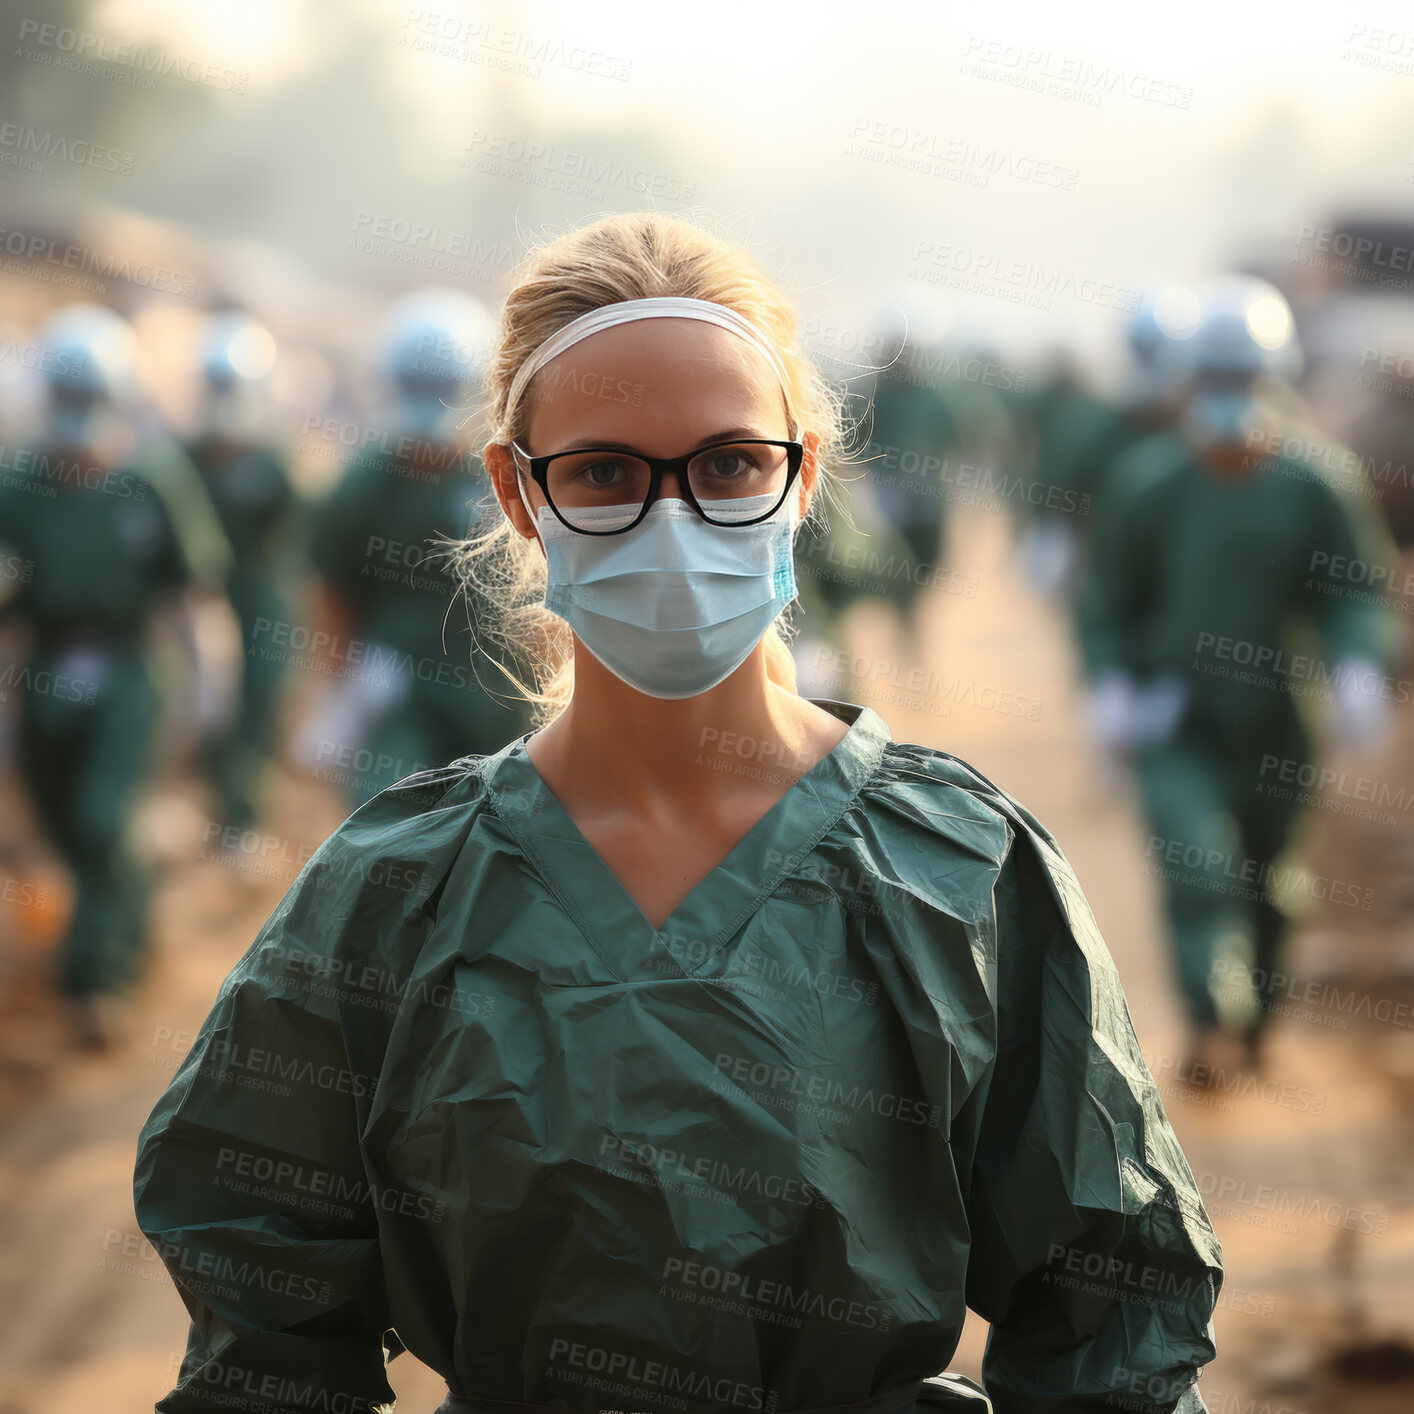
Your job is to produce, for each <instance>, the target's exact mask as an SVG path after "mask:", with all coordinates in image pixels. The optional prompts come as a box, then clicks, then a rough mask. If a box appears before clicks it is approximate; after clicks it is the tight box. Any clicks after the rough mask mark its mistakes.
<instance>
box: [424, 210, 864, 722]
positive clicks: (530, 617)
mask: <svg viewBox="0 0 1414 1414" xmlns="http://www.w3.org/2000/svg"><path fill="white" fill-rule="evenodd" d="M655 295H681V296H688V297H690V298H694V299H703V300H713V301H715V302H716V303H718V304H723V305H726V306H727V307H728V308H730V309H733V310H735V311H736V312H737V313H739V314H741V315H743V316H745V317H746V318H747V319H749V320H751V321H752V323H754V324H755V325H756V326H757V328H759V329H760V330H761V331H762V333H763V334H765V335H766V337H767V338H768V339H770V340H771V341H772V343H773V345H774V347H775V348H776V350H777V352H778V353H779V355H780V357H781V361H782V362H783V363H784V364H785V369H786V378H787V397H786V402H787V407H788V408H789V410H790V414H791V417H792V419H793V422H794V425H795V432H794V434H793V435H794V436H796V437H801V436H802V435H803V434H804V433H806V432H815V433H816V434H817V435H818V436H819V439H820V442H819V449H818V454H817V464H818V480H817V482H816V486H815V490H816V493H819V492H820V491H825V492H826V493H827V494H829V495H830V496H831V500H832V502H833V501H835V499H836V494H837V493H836V492H835V484H834V483H835V477H834V475H833V473H832V472H830V471H829V470H828V469H827V463H828V462H829V461H830V460H842V459H844V458H845V456H846V455H847V453H846V451H845V448H844V441H845V437H846V435H847V432H848V428H847V425H846V417H845V397H844V395H843V394H842V393H841V392H840V391H838V390H837V389H836V388H835V387H833V386H832V385H831V384H829V383H828V382H827V381H826V380H825V379H824V377H823V376H822V375H821V374H820V372H819V371H818V370H817V369H816V367H815V366H814V365H813V364H812V363H811V362H810V361H809V360H808V359H807V358H805V356H804V355H803V354H802V352H801V350H800V347H799V343H798V337H797V320H796V314H795V310H794V309H793V308H792V306H791V304H790V301H789V300H788V299H787V298H786V296H785V295H784V294H783V293H782V292H781V291H780V289H778V288H777V287H776V285H775V284H773V283H772V281H771V280H770V279H769V278H768V277H767V275H766V274H765V273H764V271H763V270H762V269H761V268H760V266H759V265H758V264H757V263H756V261H755V260H754V259H753V258H752V257H751V256H750V255H749V254H748V253H747V252H746V251H745V250H744V249H742V247H740V246H739V245H736V244H734V243H732V242H730V241H728V240H726V239H724V238H722V237H719V236H717V235H714V234H712V233H710V232H709V231H706V230H704V229H703V228H702V227H700V226H698V225H695V224H693V223H692V222H691V221H688V220H685V219H684V218H682V217H679V216H668V215H663V214H661V213H659V212H654V211H635V212H626V213H622V214H618V215H612V216H605V217H602V218H600V219H599V220H596V221H594V222H592V223H591V224H589V225H586V226H583V227H581V228H580V229H578V230H572V231H569V232H566V233H565V234H563V235H560V236H558V237H556V238H554V239H552V240H550V241H548V242H547V243H546V244H544V245H542V246H540V247H538V248H537V249H534V250H532V251H531V252H530V253H529V254H528V255H527V256H526V257H525V258H524V259H523V260H522V261H521V262H520V264H519V265H518V266H517V267H516V268H515V270H514V271H513V272H512V274H511V291H510V293H509V294H508V295H507V297H506V302H505V304H504V306H503V307H502V309H501V313H500V318H499V323H498V328H497V333H496V339H495V343H494V345H493V347H492V350H491V353H490V357H489V360H488V362H487V365H486V371H485V375H484V380H483V384H482V389H481V397H480V399H479V407H478V409H477V411H478V412H479V415H480V418H481V419H482V420H483V422H484V437H483V440H482V442H481V443H480V445H484V443H485V442H496V443H499V444H501V445H507V444H509V443H510V442H511V441H512V440H513V439H515V440H523V439H524V437H525V435H526V430H527V427H528V424H529V421H530V410H531V407H532V406H533V401H532V399H531V398H530V397H529V396H527V394H526V393H522V395H521V398H520V405H519V406H518V407H508V406H507V403H508V400H509V396H510V388H511V382H512V380H513V379H514V378H515V375H516V371H517V370H518V369H519V368H520V366H521V364H522V363H523V362H524V361H525V360H526V359H527V358H528V357H529V356H530V354H531V353H532V352H534V350H535V349H536V348H538V347H539V346H540V344H542V343H543V342H544V341H545V340H546V339H548V338H549V337H550V336H551V335H552V334H554V333H556V332H557V331H558V330H560V329H562V328H563V327H564V326H565V325H566V324H568V323H569V322H570V321H571V320H572V319H576V318H578V317H579V316H580V315H581V314H587V313H588V312H589V311H590V310H593V309H599V308H601V307H602V306H604V305H607V304H617V303H619V302H620V301H623V300H632V299H644V298H648V297H651V296H655ZM531 381H532V383H533V382H534V380H533V379H532V380H531ZM488 474H489V473H488ZM819 499H820V498H819V495H818V494H816V495H813V496H812V498H811V502H810V509H809V511H808V513H807V516H806V521H816V520H819V521H820V525H821V529H823V526H824V523H825V522H824V517H823V515H821V514H819V513H818V512H817V510H816V507H817V505H818V504H819ZM487 500H488V504H489V506H490V508H491V511H490V513H491V514H492V515H496V514H497V512H499V518H498V520H497V521H496V523H495V524H493V525H492V526H491V527H490V528H489V529H487V530H484V531H482V532H481V533H480V534H477V535H473V536H472V537H470V538H469V539H466V540H461V541H455V542H451V552H450V553H451V557H452V559H453V560H454V562H455V564H456V566H457V569H458V571H459V573H460V576H461V579H462V584H463V591H464V593H465V594H466V595H468V596H469V597H470V598H471V599H472V600H473V601H474V602H475V605H476V608H475V612H474V613H473V614H471V615H470V617H471V618H472V621H473V623H475V625H476V626H477V629H478V631H480V632H483V633H485V634H486V635H487V637H489V638H490V639H492V640H493V641H494V642H496V643H497V644H499V645H501V646H502V647H504V648H505V649H506V650H507V653H506V655H504V656H507V657H510V658H513V659H514V658H518V659H520V660H522V661H523V662H525V663H526V664H527V665H528V667H529V676H530V678H531V681H529V682H526V681H522V680H521V678H520V677H518V676H517V675H516V674H515V673H514V672H512V671H511V670H510V669H509V668H508V667H507V666H506V665H505V663H503V662H498V661H497V659H496V657H495V656H492V659H491V660H492V662H493V663H495V664H496V666H497V667H498V668H500V670H501V672H502V673H504V674H505V676H506V677H507V679H508V680H509V681H510V683H511V684H512V686H513V687H514V689H515V691H516V693H517V694H518V695H519V696H520V697H521V698H523V699H524V700H525V701H526V702H528V703H529V704H531V707H532V714H531V715H532V726H533V727H534V728H537V729H538V728H540V727H543V726H545V725H547V724H548V723H549V722H551V721H553V720H554V719H555V718H556V717H557V716H558V715H559V714H560V713H561V712H562V711H564V709H565V708H566V707H567V706H568V705H569V702H570V699H571V697H572V696H573V693H574V640H573V638H572V636H571V632H570V627H569V625H568V624H567V623H565V622H564V620H563V619H561V618H559V617H557V616H556V615H554V614H552V613H551V612H550V611H549V610H548V609H546V608H545V606H544V603H543V600H544V597H545V581H546V562H545V559H544V557H543V556H542V555H541V554H540V552H539V550H538V549H537V548H536V546H535V545H534V544H533V543H532V542H531V541H530V540H528V539H526V538H525V537H524V536H523V535H521V534H520V533H519V532H518V531H517V530H516V528H515V527H514V525H512V523H511V521H510V519H509V518H508V517H507V516H506V514H505V512H504V511H503V510H501V508H500V503H499V502H497V501H496V500H495V499H494V497H490V496H488V498H487ZM789 614H790V608H787V609H786V610H784V611H782V613H781V614H780V615H779V616H778V617H777V618H776V620H775V622H774V623H773V624H772V625H771V627H770V628H769V629H768V630H767V631H766V635H765V642H766V663H767V671H768V673H769V675H770V677H771V678H772V680H773V681H775V682H778V683H780V684H781V685H782V686H783V687H786V688H789V689H790V690H791V691H792V692H794V691H796V690H797V687H796V675H795V664H794V661H793V659H792V657H791V653H790V649H789V647H788V642H789V638H790V637H791V636H792V634H793V632H794V625H793V624H792V623H791V621H790V619H789Z"/></svg>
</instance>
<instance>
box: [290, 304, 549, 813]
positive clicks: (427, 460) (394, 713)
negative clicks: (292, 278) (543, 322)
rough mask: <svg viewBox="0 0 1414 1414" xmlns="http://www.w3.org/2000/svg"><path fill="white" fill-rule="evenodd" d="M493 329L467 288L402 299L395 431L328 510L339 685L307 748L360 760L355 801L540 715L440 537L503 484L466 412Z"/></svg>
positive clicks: (325, 535) (327, 567)
mask: <svg viewBox="0 0 1414 1414" xmlns="http://www.w3.org/2000/svg"><path fill="white" fill-rule="evenodd" d="M492 332H493V330H492V322H491V316H490V314H489V313H488V312H487V311H486V310H485V308H484V307H483V306H482V305H481V304H480V303H479V302H478V301H477V300H476V299H475V298H474V297H473V296H471V295H469V294H466V293H464V292H462V291H460V290H455V289H442V288H436V287H433V288H427V289H422V290H418V291H415V292H414V293H412V294H410V295H408V296H405V297H404V298H403V299H402V300H400V301H398V302H397V304H396V305H395V306H394V307H393V309H392V310H391V311H390V312H389V314H388V316H387V319H386V321H385V324H384V327H383V330H382V333H381V336H380V341H379V347H378V352H377V370H378V374H379V376H380V379H381V386H382V389H383V392H384V395H385V404H384V408H383V415H382V417H381V419H380V420H379V423H378V428H377V430H378V432H379V434H380V436H379V437H378V439H377V442H376V445H374V446H372V447H371V449H361V450H358V451H356V452H354V453H353V455H352V457H351V458H350V460H349V462H348V464H347V466H346V468H345V470H344V472H343V474H342V475H341V477H340V479H339V482H338V484H337V485H336V486H335V487H334V489H333V491H332V492H331V493H330V494H329V495H328V496H327V497H326V498H325V500H324V501H323V502H321V503H320V504H318V505H317V506H316V507H315V508H314V510H313V513H312V536H311V557H312V560H313V564H314V568H315V570H316V572H317V573H318V575H319V577H320V580H321V582H322V593H321V594H320V596H319V600H320V602H319V605H318V609H317V613H318V617H319V619H320V622H321V624H322V625H323V626H324V631H326V632H327V633H328V634H329V641H330V642H331V643H332V644H333V645H334V650H333V656H334V662H333V665H332V668H333V677H334V679H335V686H334V687H333V690H332V691H330V692H328V693H326V694H325V697H324V701H323V704H322V706H321V707H320V708H319V709H317V711H316V713H315V715H314V717H312V718H311V719H310V720H309V721H308V722H306V723H305V724H304V725H303V727H302V728H301V731H300V734H299V741H298V746H297V751H298V754H299V755H300V756H301V757H302V758H303V759H304V760H305V761H306V762H308V763H309V764H312V765H316V766H321V767H328V766H329V765H330V764H331V763H333V764H334V765H336V766H337V765H338V764H340V763H343V762H351V763H352V769H351V770H350V773H349V775H348V777H347V778H346V779H347V782H348V785H349V794H350V798H351V799H352V800H353V802H354V803H355V804H360V803H362V802H363V801H365V800H369V799H371V798H372V797H373V796H374V795H376V794H377V793H378V792H379V791H380V790H382V789H383V788H384V787H385V786H388V785H391V784H392V783H393V782H394V781H396V780H398V779H400V778H401V777H403V776H407V775H411V774H412V773H413V772H414V771H418V770H424V769H426V768H427V767H429V766H433V765H437V764H440V763H443V762H446V761H449V760H452V759H453V758H455V757H458V756H463V755H467V754H472V753H479V752H487V751H493V750H495V749H496V748H497V747H498V746H500V745H501V744H502V743H504V742H505V740H506V739H507V737H509V736H513V735H514V734H515V733H516V731H517V730H520V729H522V727H523V725H524V723H525V720H526V719H525V715H524V713H523V711H521V710H520V709H519V708H518V707H516V706H507V705H505V704H504V703H503V702H502V701H501V700H500V699H499V698H497V697H496V696H493V695H492V692H491V691H490V690H488V688H491V689H494V687H496V686H497V685H498V684H499V683H500V679H501V675H500V673H498V671H497V669H496V667H495V666H494V662H495V660H494V659H492V658H491V656H490V655H489V654H485V650H484V648H483V647H482V641H481V635H479V634H478V632H477V628H478V619H477V609H476V602H475V600H474V598H473V597H471V596H470V595H468V594H464V593H462V592H461V586H460V585H459V582H458V580H457V577H456V575H455V574H454V573H453V572H452V571H451V570H450V569H449V567H448V565H447V561H446V556H445V551H444V549H439V547H438V545H437V544H435V543H434V538H435V537H438V536H441V537H444V538H457V537H461V536H463V535H465V534H467V533H468V532H469V530H470V529H474V527H475V526H476V524H477V523H479V521H480V519H481V517H482V516H483V515H484V514H485V511H486V507H487V504H488V498H490V497H491V490H490V485H489V482H488V480H487V478H486V475H485V472H484V470H483V469H482V468H481V466H480V464H479V463H476V464H475V465H474V466H473V465H471V464H470V462H471V458H470V455H469V453H468V450H467V438H466V435H465V434H464V433H463V432H462V431H461V430H460V429H459V425H458V424H459V423H461V422H463V421H464V420H465V406H466V404H467V403H468V401H469V399H470V396H471V395H473V394H474V393H475V392H476V390H477V388H478V387H479V379H480V374H481V369H482V366H483V363H484V357H485V351H486V349H487V347H488V345H489V343H490V339H491V336H492ZM473 646H475V647H476V649H477V651H478V653H480V654H483V655H484V656H483V657H482V661H480V662H474V661H473V657H472V652H473ZM493 679H494V680H495V681H493Z"/></svg>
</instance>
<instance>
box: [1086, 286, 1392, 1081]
mask: <svg viewBox="0 0 1414 1414" xmlns="http://www.w3.org/2000/svg"><path fill="white" fill-rule="evenodd" d="M1200 298H1201V306H1200V314H1199V319H1198V324H1197V328H1196V330H1195V332H1194V334H1193V336H1192V337H1191V339H1189V340H1187V341H1185V347H1186V348H1187V349H1188V351H1189V354H1190V360H1189V367H1190V373H1191V382H1190V385H1189V392H1188V396H1187V400H1186V402H1185V404H1184V407H1183V410H1182V412H1181V414H1180V417H1179V420H1178V423H1177V424H1176V426H1175V427H1174V428H1173V429H1171V430H1170V431H1168V432H1165V433H1162V434H1159V435H1157V436H1154V437H1151V438H1147V439H1145V440H1143V441H1141V442H1139V443H1138V444H1137V445H1135V446H1133V447H1132V448H1131V449H1130V451H1129V452H1128V453H1127V454H1126V455H1124V456H1122V457H1121V458H1120V459H1119V460H1118V462H1117V463H1116V465H1115V467H1114V469H1113V471H1112V473H1111V476H1110V481H1109V485H1110V487H1111V489H1112V493H1113V498H1114V505H1113V506H1112V507H1111V508H1110V509H1109V510H1108V511H1107V513H1106V516H1105V518H1104V523H1103V525H1102V534H1101V536H1100V537H1099V539H1098V540H1097V543H1096V544H1095V546H1094V553H1093V556H1092V557H1091V561H1090V564H1089V566H1088V571H1087V576H1086V580H1085V583H1084V585H1083V587H1082V590H1081V595H1082V603H1081V606H1080V619H1081V643H1082V650H1083V654H1084V658H1085V664H1086V669H1087V672H1088V674H1089V677H1090V680H1091V687H1090V693H1089V698H1088V702H1087V709H1088V713H1089V717H1090V721H1091V725H1092V730H1093V731H1094V732H1095V735H1096V738H1097V740H1099V741H1100V742H1101V743H1102V744H1103V745H1104V746H1105V747H1106V748H1107V749H1108V750H1110V751H1112V752H1114V753H1117V754H1119V755H1121V756H1122V757H1124V758H1126V759H1129V760H1132V762H1133V764H1134V767H1135V770H1136V771H1137V775H1138V783H1139V789H1140V794H1141V797H1142V800H1143V806H1144V810H1145V814H1146V815H1147V819H1148V827H1149V831H1150V837H1149V840H1148V844H1147V847H1146V855H1147V857H1148V859H1149V861H1150V864H1151V865H1152V866H1153V868H1154V869H1155V872H1157V873H1158V874H1159V877H1160V878H1161V879H1162V881H1163V895H1164V899H1165V906H1166V912H1167V917H1168V926H1169V930H1170V935H1171V939H1172V943H1173V946H1174V949H1175V960H1176V971H1177V974H1178V978H1179V981H1180V984H1181V987H1182V992H1183V997H1184V1000H1185V1003H1186V1010H1187V1013H1188V1018H1189V1021H1190V1023H1191V1027H1192V1036H1191V1042H1190V1050H1191V1057H1190V1058H1191V1060H1192V1061H1193V1063H1194V1064H1193V1067H1192V1069H1191V1070H1190V1072H1189V1073H1190V1074H1192V1075H1193V1076H1194V1077H1195V1078H1196V1079H1198V1080H1200V1081H1201V1080H1202V1079H1203V1078H1204V1077H1208V1078H1212V1077H1213V1076H1214V1075H1215V1073H1216V1070H1217V1069H1218V1068H1219V1066H1220V1063H1221V1062H1222V1061H1223V1060H1224V1059H1226V1058H1229V1057H1230V1058H1231V1059H1232V1060H1233V1061H1234V1063H1236V1064H1239V1065H1244V1064H1245V1065H1248V1066H1252V1067H1258V1066H1259V1065H1260V1060H1261V1042H1262V1039H1263V1037H1264V1035H1265V1029H1266V1026H1267V1023H1268V1021H1269V1019H1270V1015H1271V1001H1272V995H1273V992H1274V990H1275V988H1276V983H1277V976H1278V974H1277V968H1278V965H1279V962H1280V956H1281V947H1282V942H1283V939H1284V936H1285V932H1286V928H1287V919H1286V916H1285V914H1284V912H1283V909H1282V906H1281V903H1280V901H1279V899H1278V898H1277V896H1276V895H1275V893H1274V882H1275V878H1276V872H1275V870H1274V867H1273V866H1274V861H1275V860H1276V859H1277V858H1278V856H1279V855H1281V854H1282V852H1283V849H1284V848H1285V846H1286V845H1287V842H1288V840H1289V838H1290V836H1291V832H1292V827H1293V824H1294V822H1295V820H1296V818H1297V816H1298V814H1299V810H1300V803H1299V800H1297V799H1296V798H1295V797H1296V794H1297V793H1295V792H1272V791H1267V790H1264V789H1263V782H1262V776H1261V771H1262V763H1263V762H1264V761H1269V760H1271V759H1277V760H1280V761H1292V762H1296V763H1307V762H1309V761H1310V760H1311V753H1312V751H1313V749H1314V748H1313V741H1312V736H1311V731H1310V726H1309V724H1308V722H1307V721H1306V720H1305V719H1304V718H1305V716H1306V715H1308V714H1307V713H1305V712H1303V710H1302V709H1301V707H1300V706H1298V703H1301V704H1305V703H1307V702H1309V700H1310V699H1311V698H1313V697H1317V698H1321V697H1329V699H1330V706H1331V713H1330V717H1331V720H1330V729H1331V731H1332V733H1333V735H1334V738H1335V741H1336V743H1337V744H1338V745H1340V746H1343V747H1347V748H1350V749H1356V750H1359V749H1368V748H1370V747H1372V746H1375V745H1377V744H1378V743H1379V742H1380V741H1381V740H1382V738H1383V735H1384V733H1385V732H1386V730H1387V728H1388V725H1389V723H1388V721H1387V715H1388V703H1387V701H1386V700H1385V696H1386V694H1384V693H1383V685H1384V684H1385V675H1386V673H1387V672H1388V671H1389V669H1390V667H1391V666H1392V665H1393V664H1395V663H1397V662H1398V660H1399V655H1400V651H1401V643H1402V630H1401V626H1400V624H1399V622H1398V621H1397V619H1396V618H1395V616H1394V615H1393V614H1392V613H1391V612H1390V611H1389V609H1388V608H1387V607H1386V606H1384V605H1383V604H1382V603H1380V602H1378V601H1376V600H1372V599H1371V597H1370V596H1369V595H1368V594H1366V593H1365V592H1364V587H1363V585H1356V584H1353V583H1350V582H1347V581H1343V580H1342V579H1341V578H1340V567H1341V566H1342V565H1347V566H1348V565H1351V564H1356V565H1359V564H1366V565H1368V564H1387V563H1389V562H1390V555H1391V554H1392V553H1393V547H1392V546H1391V544H1390V541H1389V534H1388V530H1387V528H1386V527H1385V525H1384V523H1383V520H1382V519H1381V517H1380V515H1379V512H1378V509H1377V507H1376V506H1375V504H1374V503H1373V502H1372V501H1371V499H1370V498H1369V497H1368V495H1363V494H1361V492H1362V491H1363V490H1367V489H1368V487H1366V486H1364V485H1363V484H1356V483H1357V482H1359V483H1363V482H1364V475H1363V471H1360V470H1358V469H1357V472H1356V474H1355V476H1354V477H1352V476H1351V475H1350V474H1349V473H1348V472H1332V471H1331V470H1329V469H1328V467H1327V466H1326V465H1325V464H1324V458H1322V457H1321V456H1319V455H1312V456H1304V455H1299V454H1298V455H1295V456H1293V455H1292V453H1291V449H1292V448H1306V447H1315V449H1316V450H1317V451H1319V450H1320V447H1321V445H1323V444H1325V443H1326V442H1328V439H1321V440H1320V441H1315V440H1313V439H1311V438H1309V437H1308V438H1302V439H1296V440H1295V441H1288V440H1287V439H1285V438H1284V436H1283V433H1284V432H1285V431H1286V430H1288V429H1289V428H1290V426H1291V425H1292V424H1291V419H1290V413H1289V408H1290V406H1291V404H1292V398H1293V395H1292V392H1291V388H1290V380H1292V379H1293V378H1294V377H1295V376H1296V375H1297V373H1298V371H1299V368H1300V362H1301V358H1300V350H1299V348H1298V346H1297V342H1296V336H1295V328H1294V323H1293V320H1292V315H1291V310H1290V308H1289V306H1288V305H1287V302H1286V300H1285V298H1284V297H1283V296H1282V294H1281V293H1280V292H1279V291H1278V290H1277V289H1276V288H1275V287H1274V286H1272V285H1270V284H1268V283H1267V282H1265V281H1262V280H1258V279H1255V278H1253V277H1250V276H1230V277H1223V278H1219V279H1216V280H1214V281H1212V282H1210V283H1209V284H1208V285H1206V286H1205V287H1203V288H1202V289H1201V290H1200ZM1283 405H1285V408H1286V409H1288V410H1283Z"/></svg>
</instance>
